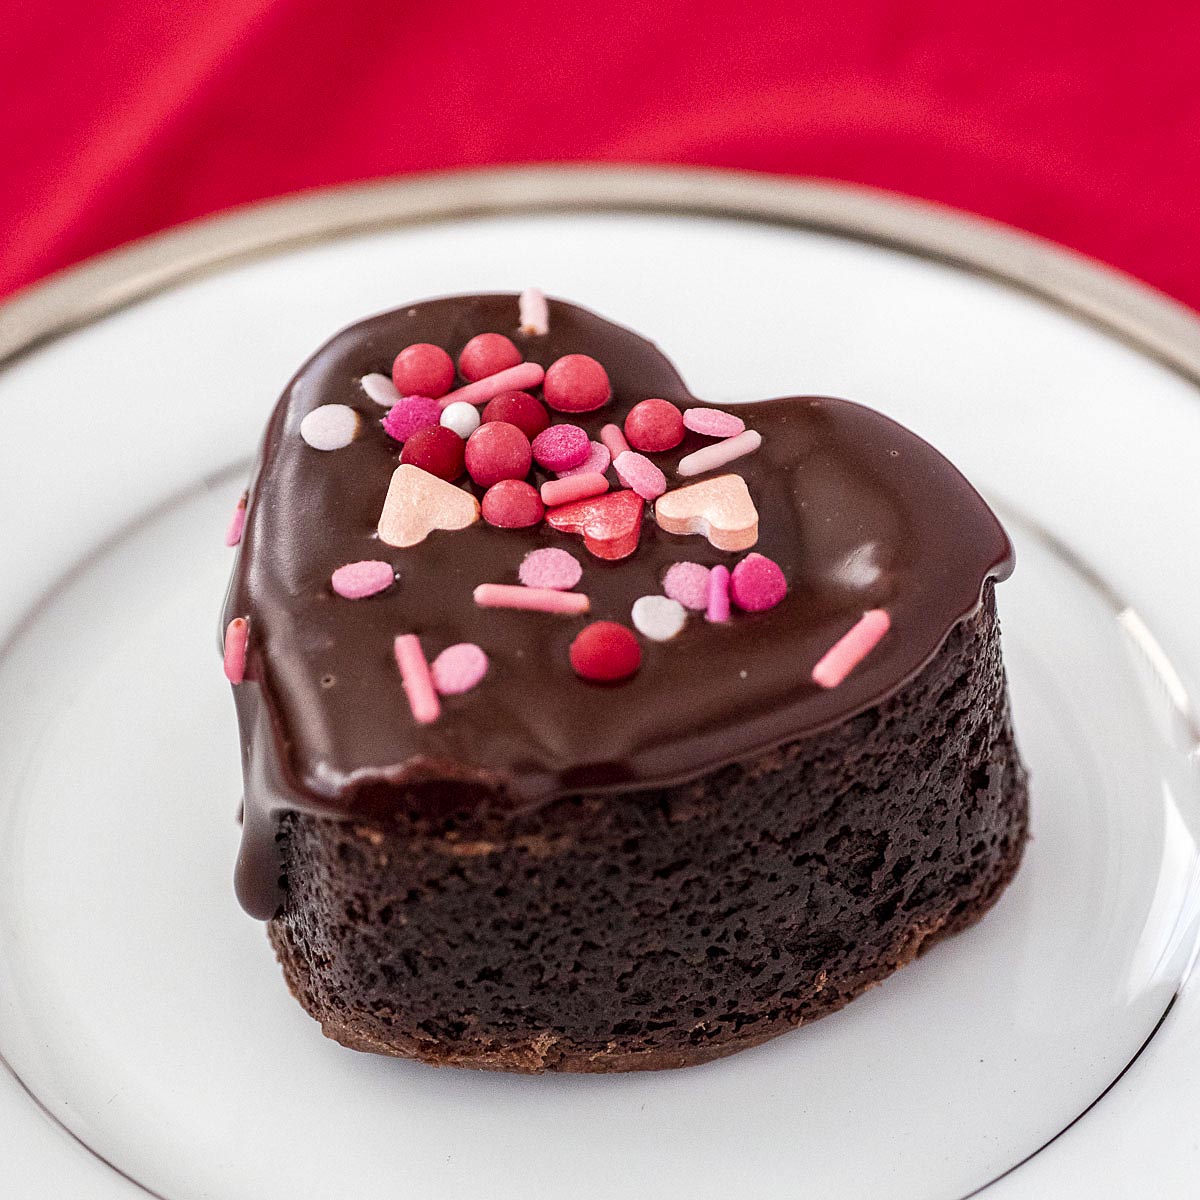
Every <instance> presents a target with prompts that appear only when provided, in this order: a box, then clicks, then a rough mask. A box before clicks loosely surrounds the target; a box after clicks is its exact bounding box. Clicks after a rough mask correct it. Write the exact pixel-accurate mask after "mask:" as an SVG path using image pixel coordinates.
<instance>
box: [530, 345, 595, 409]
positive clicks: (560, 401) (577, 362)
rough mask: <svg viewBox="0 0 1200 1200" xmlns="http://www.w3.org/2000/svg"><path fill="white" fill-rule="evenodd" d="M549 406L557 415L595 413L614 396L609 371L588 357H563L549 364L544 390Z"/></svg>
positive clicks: (574, 355) (571, 355) (568, 355)
mask: <svg viewBox="0 0 1200 1200" xmlns="http://www.w3.org/2000/svg"><path fill="white" fill-rule="evenodd" d="M542 395H543V396H544V397H545V398H546V403H547V404H548V405H549V406H550V407H551V408H553V409H557V411H558V412H569V413H577V412H592V411H593V410H594V409H597V408H602V407H603V406H604V405H605V404H607V403H608V401H609V398H610V397H611V396H612V385H611V384H610V383H609V381H608V372H607V371H606V370H605V369H604V368H603V367H602V366H601V365H600V364H599V363H598V362H597V361H596V360H595V359H594V358H591V357H589V356H588V355H586V354H564V355H563V357H562V358H559V359H556V360H555V361H554V362H552V363H551V364H550V367H549V369H548V370H547V371H546V383H545V386H544V387H543V388H542Z"/></svg>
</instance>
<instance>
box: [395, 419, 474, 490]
mask: <svg viewBox="0 0 1200 1200" xmlns="http://www.w3.org/2000/svg"><path fill="white" fill-rule="evenodd" d="M400 461H401V462H402V463H405V464H407V465H408V466H411V467H420V468H421V470H422V471H428V472H429V474H430V475H436V476H437V477H438V478H439V479H445V480H446V481H447V482H449V483H453V482H454V481H455V480H456V479H457V478H458V477H459V476H460V475H461V474H462V473H463V461H464V446H463V440H462V438H460V437H459V436H458V434H457V433H455V432H454V430H453V429H447V428H446V427H445V426H444V425H430V426H428V428H426V429H418V430H417V432H416V433H414V434H412V435H411V436H410V437H409V438H408V440H407V441H406V442H405V443H404V449H403V450H401V451H400Z"/></svg>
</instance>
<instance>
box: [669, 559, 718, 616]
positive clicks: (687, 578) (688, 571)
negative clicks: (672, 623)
mask: <svg viewBox="0 0 1200 1200" xmlns="http://www.w3.org/2000/svg"><path fill="white" fill-rule="evenodd" d="M708 571H709V569H708V567H706V566H703V565H702V564H701V563H697V562H677V563H672V564H671V566H669V567H668V568H667V573H666V574H665V575H664V576H663V591H664V592H665V593H666V594H667V595H668V596H670V598H671V599H672V600H678V601H679V603H680V604H682V605H683V607H684V608H690V609H691V610H692V611H693V612H703V611H704V610H705V609H706V608H707V607H708Z"/></svg>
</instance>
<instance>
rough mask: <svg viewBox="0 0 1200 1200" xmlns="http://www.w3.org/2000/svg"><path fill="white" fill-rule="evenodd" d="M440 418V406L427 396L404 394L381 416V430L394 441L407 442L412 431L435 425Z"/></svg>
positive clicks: (417, 431) (416, 431) (415, 431)
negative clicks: (384, 415)
mask: <svg viewBox="0 0 1200 1200" xmlns="http://www.w3.org/2000/svg"><path fill="white" fill-rule="evenodd" d="M441 419H442V406H441V405H440V404H439V403H438V402H437V401H436V400H432V399H430V397H428V396H405V397H404V398H403V399H402V400H397V401H396V403H395V404H393V405H392V407H391V408H389V409H388V414H387V416H386V417H384V418H383V421H382V424H383V431H384V433H386V434H387V435H388V437H390V438H391V439H392V440H393V441H396V442H407V441H408V439H409V438H410V437H412V435H413V434H414V433H419V432H420V431H421V430H422V429H428V428H429V427H430V425H436V424H437V423H438V422H439V421H440V420H441Z"/></svg>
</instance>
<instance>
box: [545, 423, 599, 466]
mask: <svg viewBox="0 0 1200 1200" xmlns="http://www.w3.org/2000/svg"><path fill="white" fill-rule="evenodd" d="M591 448H592V443H591V442H590V441H588V435H587V434H586V433H584V431H583V430H582V429H580V428H579V426H578V425H551V426H550V428H549V429H543V430H542V432H541V433H539V434H538V435H537V437H535V438H534V439H533V457H534V461H535V462H537V464H538V465H539V466H542V467H545V468H546V470H548V471H568V470H570V469H571V467H577V466H579V464H580V463H582V462H585V461H586V459H587V456H588V455H589V454H590V453H591Z"/></svg>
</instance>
